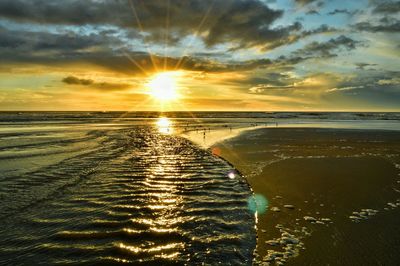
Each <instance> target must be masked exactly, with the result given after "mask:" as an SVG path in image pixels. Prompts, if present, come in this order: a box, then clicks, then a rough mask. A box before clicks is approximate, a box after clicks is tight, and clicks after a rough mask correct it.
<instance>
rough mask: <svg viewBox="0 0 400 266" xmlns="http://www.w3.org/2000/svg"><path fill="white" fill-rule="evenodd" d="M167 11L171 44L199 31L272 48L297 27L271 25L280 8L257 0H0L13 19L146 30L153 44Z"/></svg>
mask: <svg viewBox="0 0 400 266" xmlns="http://www.w3.org/2000/svg"><path fill="white" fill-rule="evenodd" d="M168 3H169V4H170V5H168ZM110 11H112V12H110ZM167 13H169V18H170V19H169V21H168V28H169V30H168V32H169V38H168V41H169V42H171V43H173V42H178V41H180V40H181V39H182V38H183V37H186V36H188V35H190V34H198V36H200V37H201V38H202V39H203V41H204V43H205V44H206V45H207V46H213V45H216V44H220V43H227V42H233V43H237V46H238V47H253V46H261V47H264V48H267V47H276V46H277V45H282V44H283V43H284V42H282V41H280V39H281V38H288V36H290V34H291V33H292V31H297V30H299V28H300V27H299V25H298V24H295V25H290V26H288V27H278V28H273V27H272V26H271V25H272V24H273V22H275V21H276V19H278V18H280V17H281V16H282V14H283V11H280V10H273V9H271V8H269V7H268V6H267V5H266V4H264V3H263V2H261V1H259V0H247V1H242V0H225V1H214V0H188V1H164V0H153V1H141V0H131V1H126V2H125V1H124V2H121V1H111V0H109V1H95V0H90V1H77V0H71V1H67V2H65V1H46V0H29V1H28V0H3V1H1V2H0V17H4V18H8V19H12V20H14V21H21V22H32V23H40V24H62V25H77V26H82V25H88V24H92V25H114V26H117V27H121V28H134V29H136V30H142V29H143V30H144V31H145V32H147V33H149V35H148V36H147V37H146V39H147V40H148V41H153V42H158V43H164V41H165V40H166V36H165V32H166V31H165V29H166V16H167ZM136 15H137V18H138V21H139V22H140V24H139V23H138V21H137V20H136Z"/></svg>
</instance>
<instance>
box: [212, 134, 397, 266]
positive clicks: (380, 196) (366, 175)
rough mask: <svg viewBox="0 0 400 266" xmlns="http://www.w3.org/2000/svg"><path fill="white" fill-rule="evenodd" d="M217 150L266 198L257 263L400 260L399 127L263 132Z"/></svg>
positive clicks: (391, 262) (394, 262) (385, 262)
mask: <svg viewBox="0 0 400 266" xmlns="http://www.w3.org/2000/svg"><path fill="white" fill-rule="evenodd" d="M214 147H218V148H219V149H220V151H221V154H220V155H221V156H222V157H223V158H225V159H226V160H228V161H229V162H231V163H233V164H234V165H235V167H236V168H237V169H238V170H239V171H240V172H241V173H242V174H243V175H245V177H246V178H247V180H248V182H249V183H250V185H251V187H252V188H253V190H254V192H255V193H257V194H261V195H263V196H264V197H266V198H267V199H268V201H269V208H268V210H267V212H266V213H265V214H262V215H259V216H258V247H257V252H258V254H259V256H258V261H269V262H270V264H271V265H274V264H275V263H276V264H278V265H280V264H285V263H286V264H287V265H399V264H400V252H399V251H400V207H399V206H400V193H399V192H400V184H399V183H400V133H399V132H395V131H367V130H362V131H361V130H339V129H301V128H300V129H299V128H297V129H294V128H286V129H284V128H276V129H275V128H274V129H272V128H271V129H258V130H255V131H251V132H247V133H245V134H242V135H240V136H238V137H236V138H234V139H230V140H227V141H224V142H222V143H219V144H217V145H215V146H214ZM284 205H293V206H286V207H284ZM274 207H275V208H274ZM276 207H277V208H279V210H280V211H277V209H276ZM288 207H290V208H288ZM363 209H367V210H363ZM274 210H275V211H274ZM353 212H358V213H355V214H354V213H353ZM360 212H361V213H360ZM307 216H309V217H307ZM314 219H315V220H314ZM271 240H272V241H271ZM266 241H269V242H268V243H266Z"/></svg>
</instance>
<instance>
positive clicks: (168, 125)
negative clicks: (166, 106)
mask: <svg viewBox="0 0 400 266" xmlns="http://www.w3.org/2000/svg"><path fill="white" fill-rule="evenodd" d="M156 126H157V128H158V131H159V132H160V133H163V134H171V133H172V132H173V128H172V122H171V120H170V119H169V118H167V117H160V118H159V119H158V120H157V122H156Z"/></svg>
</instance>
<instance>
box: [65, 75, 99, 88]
mask: <svg viewBox="0 0 400 266" xmlns="http://www.w3.org/2000/svg"><path fill="white" fill-rule="evenodd" d="M62 82H64V83H66V84H68V85H84V86H88V85H92V84H93V83H94V81H93V80H91V79H80V78H77V77H74V76H68V77H65V78H63V79H62Z"/></svg>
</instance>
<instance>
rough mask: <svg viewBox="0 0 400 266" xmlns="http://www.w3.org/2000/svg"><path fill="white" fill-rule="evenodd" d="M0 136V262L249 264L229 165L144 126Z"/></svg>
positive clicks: (248, 230)
mask: <svg viewBox="0 0 400 266" xmlns="http://www.w3.org/2000/svg"><path fill="white" fill-rule="evenodd" d="M47 123H48V125H47V126H44V125H41V126H37V127H35V126H33V125H19V126H16V127H15V128H12V126H10V124H8V125H7V126H3V127H2V130H1V132H0V172H1V173H0V200H1V204H0V219H1V221H2V223H1V228H0V235H1V238H0V264H10V265H11V264H13V265H15V264H25V265H35V264H63V265H64V264H85V263H86V264H124V263H133V264H138V263H140V262H142V263H143V264H146V265H148V264H159V265H166V264H201V263H205V264H218V263H219V262H221V263H223V262H225V263H227V262H229V264H237V265H245V264H249V265H250V264H251V263H252V254H253V250H254V248H255V241H256V237H255V229H254V216H253V215H252V214H251V212H250V211H249V210H248V207H247V204H248V198H249V196H250V195H251V192H250V189H249V187H248V185H247V184H246V183H245V182H244V180H243V178H242V177H240V176H238V175H235V176H234V178H232V176H231V175H229V173H231V171H232V167H231V166H230V165H229V164H227V163H226V162H224V161H222V160H221V159H219V158H217V157H215V156H213V155H212V154H211V153H210V152H208V151H206V150H202V149H200V148H199V147H197V146H195V145H194V144H192V143H190V142H189V141H188V140H185V139H183V138H180V137H177V136H175V135H173V134H170V132H169V131H168V130H165V126H166V125H165V124H162V125H161V128H158V129H157V127H155V126H154V125H152V124H146V123H143V124H140V123H137V124H135V125H132V126H126V125H125V126H124V127H99V126H97V127H94V126H89V125H87V126H83V125H82V124H81V125H79V126H78V125H66V124H62V125H59V124H57V123H58V122H54V123H50V122H48V121H47Z"/></svg>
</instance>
